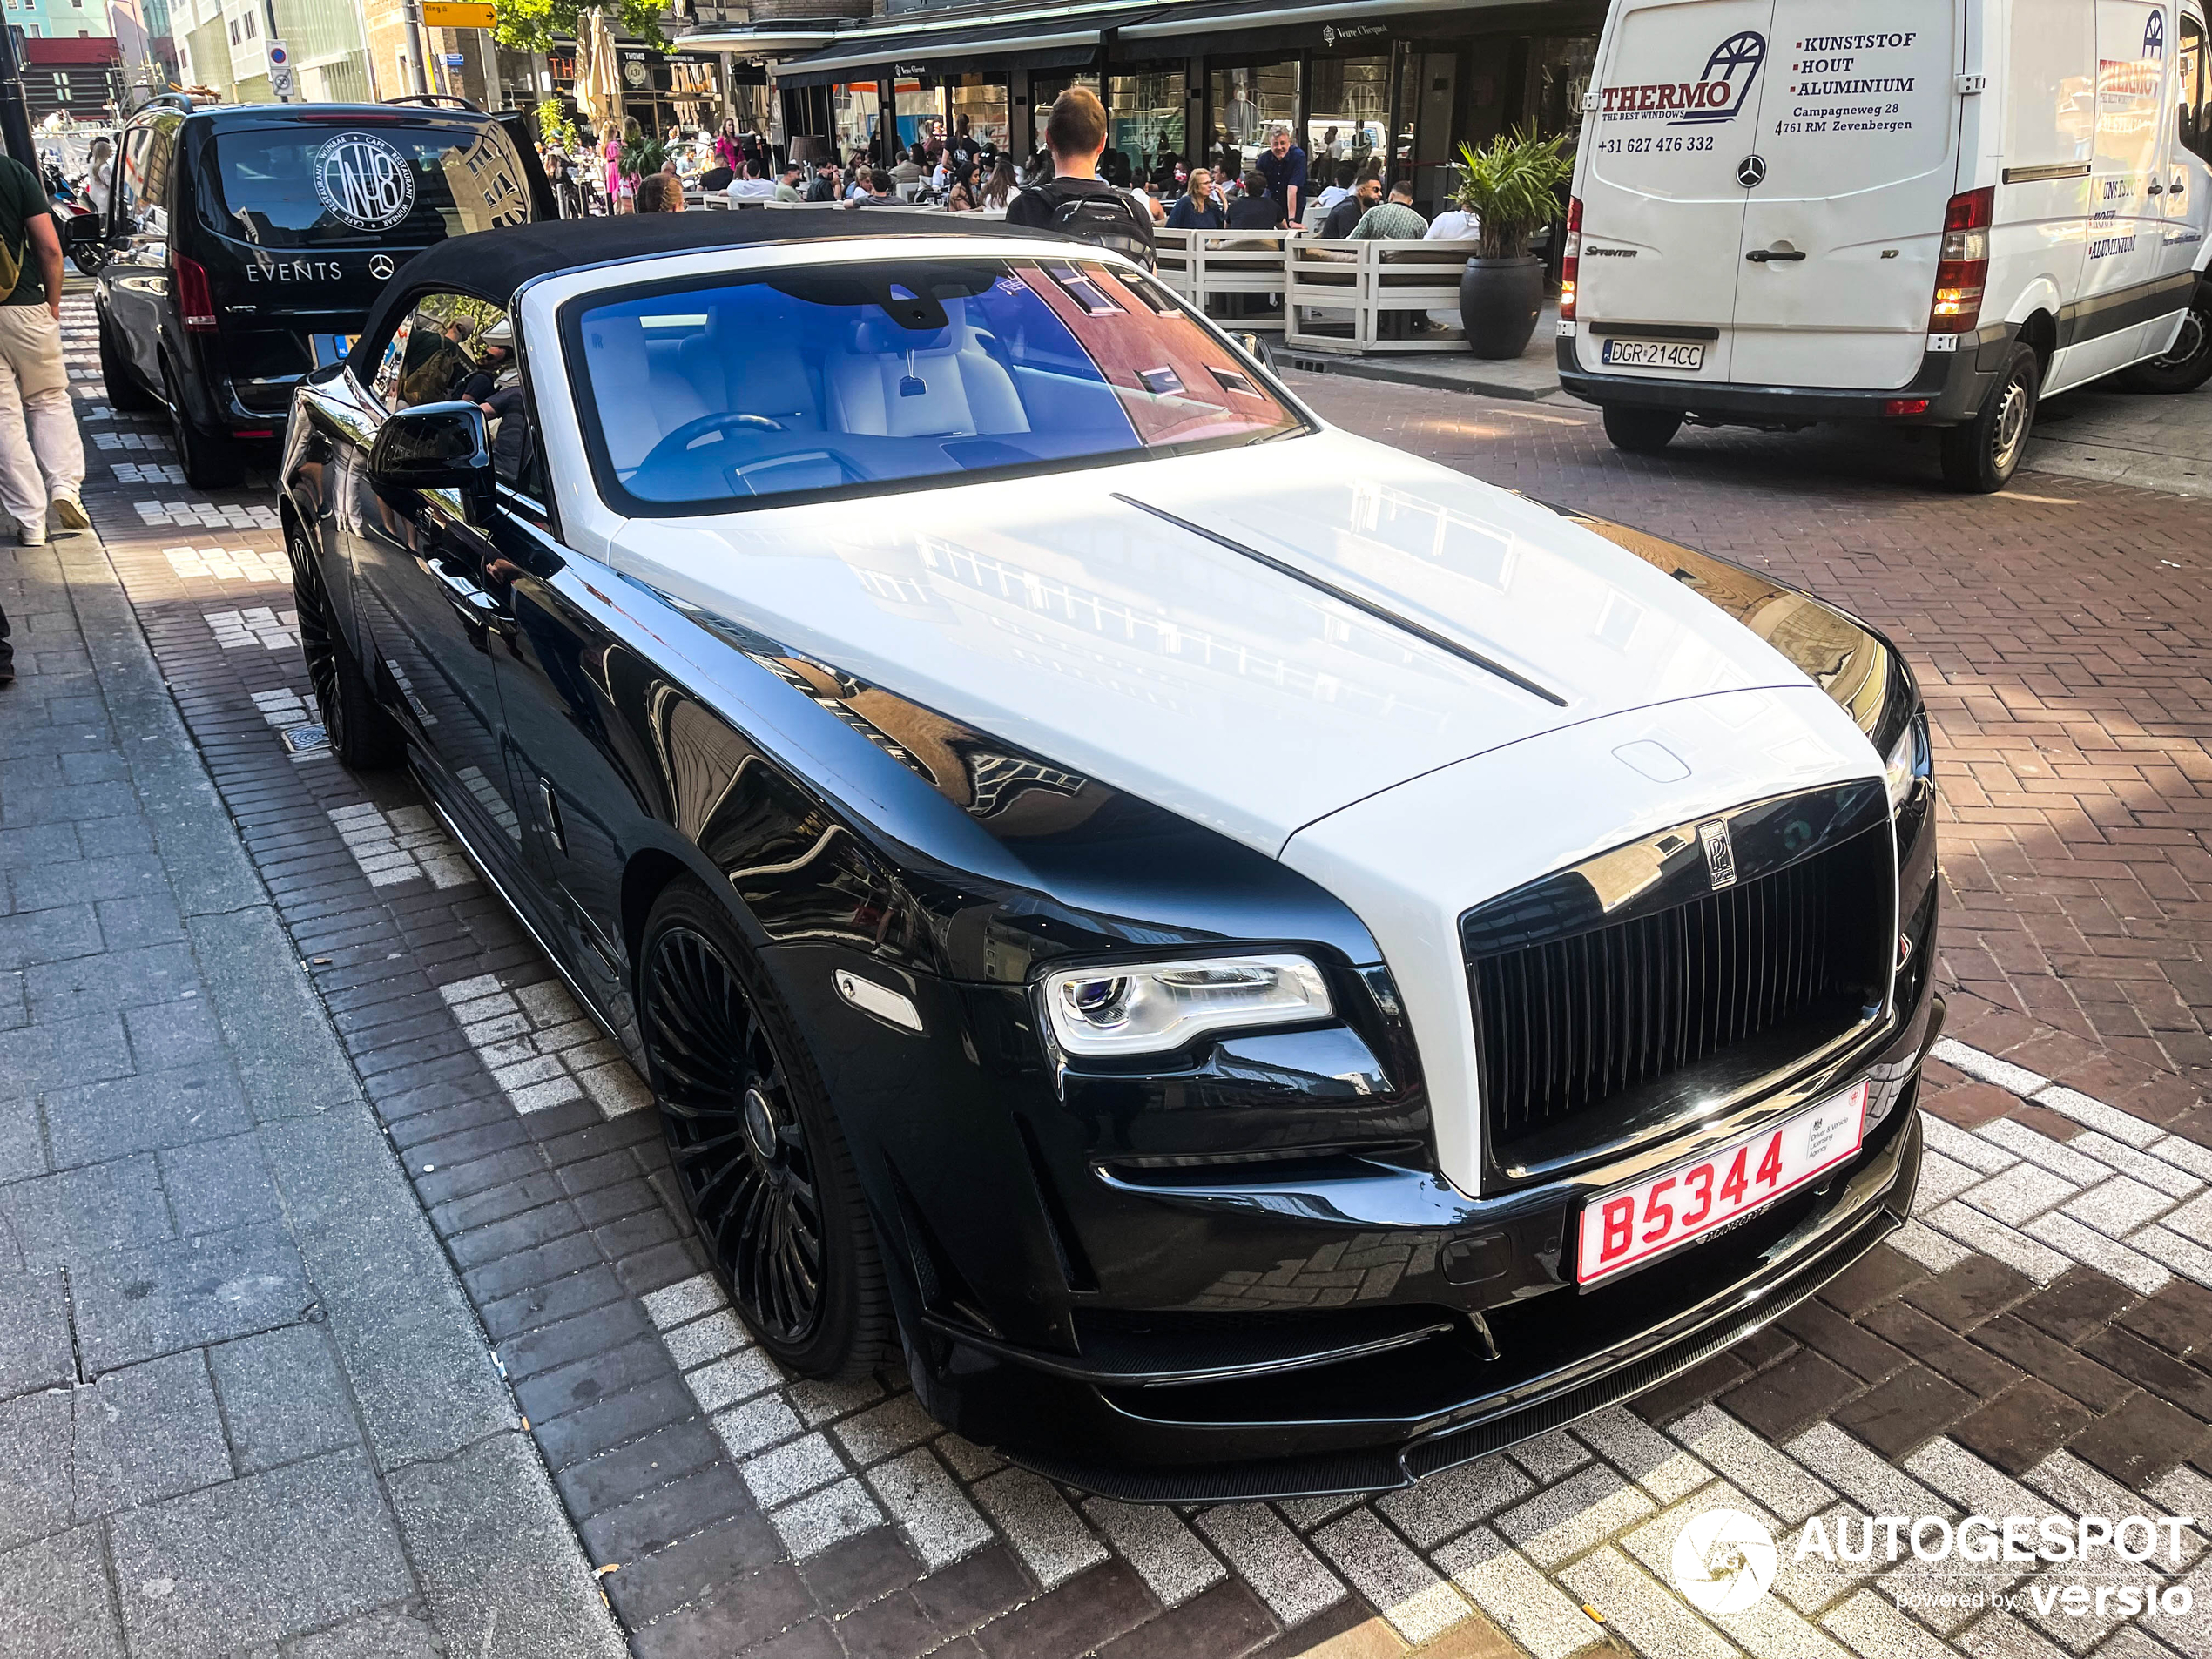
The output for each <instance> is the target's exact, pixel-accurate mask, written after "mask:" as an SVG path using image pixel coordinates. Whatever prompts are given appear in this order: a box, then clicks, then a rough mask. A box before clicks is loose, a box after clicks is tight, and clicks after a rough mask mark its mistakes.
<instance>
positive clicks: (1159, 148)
mask: <svg viewBox="0 0 2212 1659" xmlns="http://www.w3.org/2000/svg"><path fill="white" fill-rule="evenodd" d="M1183 105H1184V78H1183V71H1181V70H1172V71H1161V72H1155V71H1140V72H1138V73H1136V74H1130V75H1109V76H1108V77H1107V78H1106V142H1107V144H1108V145H1109V147H1110V148H1112V149H1115V150H1118V151H1120V152H1122V155H1123V158H1125V159H1126V160H1127V161H1128V163H1129V166H1130V174H1131V177H1132V178H1133V179H1136V181H1139V182H1142V181H1143V179H1147V178H1149V177H1150V176H1151V174H1152V172H1153V171H1154V169H1156V168H1159V167H1172V166H1173V165H1174V164H1175V163H1176V162H1177V161H1179V160H1181V159H1183V126H1184V111H1183Z"/></svg>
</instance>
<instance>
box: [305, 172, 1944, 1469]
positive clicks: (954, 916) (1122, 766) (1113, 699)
mask: <svg viewBox="0 0 2212 1659" xmlns="http://www.w3.org/2000/svg"><path fill="white" fill-rule="evenodd" d="M281 482H282V507H283V515H284V525H285V533H286V536H287V543H288V545H289V549H290V553H291V558H292V563H293V569H294V571H295V573H296V576H297V581H298V589H299V610H300V635H301V641H302V644H303V645H304V647H305V651H306V655H307V664H308V667H309V670H310V671H311V675H312V678H313V681H314V691H315V694H316V697H317V698H318V699H319V701H320V705H321V710H322V713H323V716H324V718H325V720H326V722H327V726H328V730H329V733H330V737H331V740H332V743H333V745H334V747H335V748H336V750H337V752H338V754H339V755H340V757H341V759H343V761H344V763H345V764H346V765H347V766H350V767H354V768H370V767H378V766H392V765H407V766H408V767H410V768H412V770H413V772H414V773H415V777H416V778H417V779H419V780H420V783H421V788H422V789H423V790H424V791H425V792H427V794H428V797H429V799H431V800H432V801H433V802H434V803H435V806H436V808H437V810H438V812H439V813H442V814H443V816H444V817H445V819H446V820H447V822H448V825H449V826H450V827H451V828H452V830H453V832H454V833H455V836H457V837H458V839H459V840H461V841H462V842H463V843H464V844H465V845H466V846H467V847H468V849H469V852H470V853H471V854H472V855H473V856H474V857H475V860H477V861H478V863H479V864H480V865H481V866H482V869H483V871H484V873H486V875H487V876H488V877H489V879H490V880H491V881H492V882H493V883H494V884H495V885H496V887H498V888H499V889H500V890H501V891H502V893H503V894H505V895H506V896H507V898H508V899H509V901H510V902H511V903H512V905H513V906H514V907H515V909H516V911H517V912H518V913H520V914H521V915H522V917H523V920H524V921H526V922H527V923H528V925H529V927H530V928H531V929H532V930H533V931H534V932H535V933H536V935H537V937H538V938H539V940H540V941H542V942H543V945H544V947H545V948H546V950H547V951H548V952H549V953H550V955H551V957H552V958H553V960H554V961H555V962H556V963H557V964H558V966H559V968H560V970H561V971H562V973H563V974H565V975H566V976H567V978H568V979H569V981H570V982H571V984H572V985H573V986H574V988H575V989H576V991H577V995H579V996H580V998H581V999H582V1000H583V1002H584V1003H585V1005H586V1006H587V1007H588V1008H590V1010H591V1012H592V1013H593V1014H594V1015H596V1016H597V1018H598V1019H599V1020H601V1021H602V1022H604V1024H605V1025H606V1027H607V1028H608V1029H609V1030H610V1032H612V1033H613V1034H614V1035H616V1036H617V1039H618V1040H619V1041H620V1042H621V1043H622V1044H623V1046H624V1048H625V1049H627V1051H628V1052H629V1054H630V1055H631V1056H632V1058H633V1059H634V1060H635V1062H636V1063H637V1068H638V1069H639V1070H640V1072H641V1073H642V1074H644V1076H645V1077H646V1078H647V1080H648V1081H649V1082H650V1084H651V1089H652V1092H653V1094H654V1096H655V1097H656V1099H657V1101H658V1111H659V1114H660V1116H661V1120H662V1122H663V1123H664V1126H665V1130H666V1134H667V1139H668V1146H669V1150H670V1152H671V1156H672V1158H673V1162H674V1168H675V1170H676V1171H677V1173H678V1178H679V1184H680V1185H681V1188H682V1190H683V1193H684V1195H685V1198H686V1200H687V1201H688V1203H689V1204H690V1206H691V1211H692V1213H693V1215H694V1216H695V1217H696V1218H697V1222H698V1231H699V1236H700V1238H701V1240H702V1241H703V1244H704V1247H705V1251H706V1252H707V1254H708V1256H709V1257H710V1258H711V1260H712V1261H713V1263H714V1264H715V1266H716V1268H717V1270H718V1272H719V1273H720V1274H721V1275H723V1276H724V1277H725V1278H726V1280H727V1283H728V1285H729V1289H730V1291H731V1293H732V1297H733V1298H735V1302H736V1305H737V1307H738V1311H739V1312H741V1313H742V1315H743V1317H744V1318H745V1321H746V1323H747V1324H748V1325H750V1326H751V1328H752V1331H753V1332H755V1333H756V1334H757V1336H758V1338H759V1342H760V1344H761V1345H762V1346H763V1347H764V1348H765V1350H766V1351H767V1352H769V1353H770V1354H771V1355H772V1356H773V1357H774V1359H776V1360H777V1361H779V1363H780V1364H781V1365H782V1366H785V1367H786V1369H787V1370H788V1371H789V1372H793V1373H797V1374H800V1375H804V1376H807V1377H814V1378H828V1379H840V1378H845V1379H849V1378H852V1377H854V1376H856V1375H858V1374H860V1373H861V1372H865V1371H867V1369H869V1368H870V1367H873V1366H881V1365H883V1364H885V1363H886V1362H887V1360H902V1361H903V1363H904V1365H905V1366H906V1367H907V1370H908V1372H910V1374H911V1375H912V1377H913V1379H914V1387H915V1389H916V1390H917V1391H918V1393H919V1395H920V1398H921V1402H922V1404H923V1405H924V1406H927V1409H928V1410H929V1411H930V1412H931V1413H933V1414H934V1416H936V1417H937V1418H938V1419H940V1420H942V1421H943V1422H944V1423H946V1424H948V1425H949V1426H952V1427H954V1428H955V1429H957V1430H959V1431H960V1432H961V1433H963V1434H965V1435H967V1436H968V1437H969V1438H970V1439H972V1440H977V1441H979V1442H981V1443H984V1444H987V1445H989V1446H991V1447H995V1448H997V1449H998V1450H999V1451H1001V1453H1004V1454H1005V1455H1007V1456H1008V1457H1009V1458H1011V1459H1013V1460H1016V1461H1018V1462H1020V1463H1022V1464H1024V1465H1026V1466H1028V1467H1031V1468H1034V1469H1035V1470H1038V1471H1040V1472H1042V1473H1043V1474H1047V1475H1049V1476H1050V1477H1052V1478H1055V1479H1057V1480H1062V1481H1065V1482H1067V1483H1069V1484H1070V1485H1074V1486H1077V1487H1084V1488H1088V1489H1090V1490H1093V1491H1096V1492H1100V1493H1104V1494H1112V1495H1116V1496H1119V1497H1123V1498H1126V1499H1131V1500H1140V1501H1142V1500H1157V1501H1195V1500H1199V1499H1227V1498H1254V1497H1264V1496H1282V1495H1290V1494H1312V1493H1322V1492H1339V1491H1345V1492H1348V1491H1358V1490H1373V1489H1378V1488H1382V1487H1392V1486H1398V1485H1403V1484H1405V1483H1406V1482H1407V1481H1408V1480H1413V1479H1415V1478H1417V1477H1419V1476H1420V1475H1423V1474H1427V1473H1430V1472H1432V1471H1434V1470H1437V1469H1440V1468H1443V1467H1448V1466H1450V1465H1453V1464H1455V1463H1459V1462H1462V1461H1465V1460H1468V1459H1471V1458H1474V1457H1476V1456H1479V1455H1481V1454H1483V1453H1487V1452H1490V1451H1493V1450H1494V1449H1496V1448H1498V1447H1501V1446H1505V1445H1507V1444H1510V1443H1512V1442H1514V1441H1516V1440H1521V1439H1524V1438H1527V1437H1528V1436H1531V1435H1534V1434H1536V1433H1542V1432H1544V1431H1546V1430H1548V1429H1550V1428H1552V1427H1554V1426H1558V1425H1560V1424H1562V1423H1565V1422H1568V1421H1570V1420H1574V1419H1575V1418H1578V1417H1580V1416H1581V1415H1583V1414H1585V1413H1588V1412H1591V1411H1593V1410H1595V1409H1597V1408H1598V1407H1600V1406H1605V1405H1608V1404H1610V1403H1612V1402H1614V1401H1616V1400H1619V1399H1623V1398H1625V1397H1627V1396H1629V1395H1631V1394H1634V1393H1637V1392H1639V1391H1641V1390H1643V1389H1646V1388H1649V1387H1650V1386H1653V1385H1654V1384H1656V1383H1658V1382H1660V1381H1662V1380H1663V1379H1667V1378H1669V1377H1671V1376H1673V1375H1675V1374H1676V1373H1678V1372H1682V1371H1684V1370H1686V1369H1688V1368H1689V1367H1690V1366H1695V1365H1696V1364H1697V1363H1699V1362H1700V1361H1702V1360H1703V1359H1706V1358H1707V1357H1708V1356H1710V1355H1711V1354H1713V1353H1715V1352H1717V1351H1718V1350H1719V1349H1721V1348H1722V1347H1723V1346H1725V1345H1728V1344H1730V1343H1732V1342H1734V1341H1736V1340H1737V1339H1740V1338H1741V1337H1743V1335H1745V1334H1746V1333H1747V1332H1751V1331H1753V1330H1755V1329H1757V1328H1758V1327H1759V1326H1761V1325H1764V1323H1766V1322H1768V1321H1770V1320H1771V1319H1773V1318H1776V1317H1777V1316H1778V1315H1779V1314H1781V1313H1782V1312H1784V1311H1785V1310H1787V1309H1788V1308H1789V1307H1790V1306H1791V1305H1792V1304H1793V1303H1794V1302H1796V1301H1797V1300H1798V1299H1799V1298H1803V1297H1804V1296H1806V1295H1809V1294H1810V1293H1811V1291H1814V1290H1815V1289H1816V1288H1817V1287H1818V1286H1819V1285H1822V1284H1823V1283H1824V1281H1826V1280H1827V1279H1829V1278H1831V1277H1832V1276H1833V1275H1835V1274H1837V1273H1838V1272H1840V1271H1842V1270H1843V1269H1844V1268H1845V1267H1846V1266H1847V1265H1849V1264H1851V1262H1852V1261H1853V1260H1854V1259H1855V1258H1858V1256H1859V1255H1860V1254H1861V1253H1862V1252H1863V1251H1865V1250H1866V1249H1867V1248H1868V1247H1869V1246H1871V1244H1873V1243H1874V1242H1875V1241H1876V1240H1878V1239H1879V1238H1882V1237H1883V1236H1884V1235H1885V1234H1886V1233H1888V1232H1889V1231H1891V1230H1892V1229H1894V1228H1896V1227H1897V1226H1898V1225H1899V1224H1901V1223H1902V1222H1903V1221H1904V1220H1905V1217H1906V1216H1907V1214H1908V1212H1909V1210H1910V1204H1911V1200H1912V1190H1913V1186H1914V1183H1915V1181H1916V1179H1917V1177H1918V1172H1919V1157H1920V1136H1919V1127H1918V1116H1917V1113H1916V1110H1915V1108H1914V1099H1915V1094H1916V1091H1917V1089H1918V1085H1919V1071H1920V1064H1921V1061H1922V1058H1923V1056H1924V1055H1925V1053H1926V1051H1927V1049H1928V1048H1929V1046H1930V1044H1931V1043H1932V1042H1933V1041H1934V1038H1935V1033H1936V1029H1937V1027H1938V1025H1939V1022H1940V1019H1941V1006H1940V1003H1939V1001H1938V999H1937V998H1936V997H1935V995H1934V994H1933V990H1932V972H1931V963H1932V955H1933V949H1934V937H1935V927H1936V891H1937V884H1936V879H1935V848H1934V828H1933V821H1934V817H1935V812H1934V786H1933V783H1932V778H1931V772H1930V757H1929V741H1928V727H1927V720H1926V717H1925V712H1924V711H1923V709H1922V706H1921V700H1920V696H1919V691H1918V689H1917V688H1916V685H1915V684H1914V680H1913V678H1912V673H1911V671H1909V670H1908V668H1907V666H1906V664H1905V662H1904V660H1903V658H1901V657H1900V656H1899V654H1898V652H1897V651H1896V650H1894V649H1893V648H1892V645H1891V644H1890V643H1889V642H1888V641H1887V640H1886V639H1885V638H1884V637H1882V635H1881V634H1880V633H1878V631H1876V630H1874V629H1873V628H1872V627H1871V626H1869V625H1868V624H1865V623H1863V622H1861V621H1858V620H1857V619H1855V618H1854V617H1851V616H1850V615H1848V614H1846V613H1845V612H1844V611H1843V610H1838V609H1837V608H1835V607H1833V606H1831V605H1829V604H1824V603H1823V602H1821V601H1820V600H1817V599H1816V598H1813V597H1810V596H1808V595H1806V594H1804V593H1802V592H1799V591H1797V590H1793V589H1791V588H1790V587H1788V586H1786V585H1784V583H1779V582H1777V581H1775V580H1773V579H1771V578H1770V577H1766V576H1764V575H1762V574H1759V573H1757V572H1756V571H1754V570H1749V569H1746V568H1743V567H1741V566H1738V565H1736V564H1732V563H1726V562H1723V561H1722V560H1720V559H1716V558H1713V557H1710V556H1705V555H1703V554H1700V553H1697V552H1694V551H1691V550H1688V549H1684V548H1681V547H1677V546H1675V545H1672V544H1670V543H1663V542H1661V541H1657V540H1655V539H1653V538H1650V537H1648V536H1642V535H1641V534H1639V533H1637V532H1635V531H1634V530H1631V529H1626V528H1623V527H1622V526H1619V525H1615V524H1611V523H1605V522H1603V521H1601V520H1598V519H1595V518H1592V517H1588V516H1581V515H1579V514H1577V513H1575V512H1573V511H1570V510H1564V509H1558V508H1554V507H1550V506H1546V505H1543V504H1541V503H1539V502H1534V501H1531V500H1527V499H1524V498H1522V497H1521V496H1516V495H1514V494H1512V493H1510V492H1507V491H1505V490H1502V489H1494V488H1491V487H1489V486H1487V485H1484V484H1481V483H1479V482H1474V481H1473V480H1471V479H1468V478H1467V477H1464V476H1461V475H1459V474H1457V473H1454V472H1452V471H1449V470H1447V469H1444V468H1441V467H1439V466H1435V465H1432V464H1429V463H1427V462H1421V461H1419V460H1415V459H1412V458H1410V457H1408V456H1406V455H1403V454H1400V453H1399V452H1397V451H1395V450H1393V449H1391V448H1386V447H1384V446H1383V445H1380V444H1379V443H1374V442H1368V441H1366V440H1365V439H1362V438H1360V437H1358V436H1355V435H1352V434H1351V433H1348V432H1345V431H1342V430H1339V429H1337V428H1332V427H1331V426H1330V425H1329V424H1328V423H1327V422H1326V421H1323V420H1321V419H1319V418H1318V416H1316V415H1314V414H1313V413H1312V411H1311V410H1310V409H1308V408H1305V406H1304V405H1303V404H1302V403H1301V402H1300V401H1299V400H1298V397H1297V396H1296V395H1295V394H1294V393H1293V392H1292V391H1291V389H1290V388H1288V387H1287V386H1286V385H1285V383H1284V381H1282V380H1281V379H1279V378H1278V375H1277V374H1275V373H1274V372H1273V370H1272V369H1271V368H1270V367H1269V365H1268V363H1267V361H1266V360H1265V354H1264V353H1263V352H1261V351H1259V350H1258V347H1257V344H1256V342H1254V341H1248V340H1239V339H1238V338H1232V337H1231V335H1229V334H1224V333H1223V332H1222V331H1221V330H1220V329H1219V328H1217V327H1216V326H1215V325H1214V324H1212V323H1211V322H1209V321H1207V320H1204V318H1202V317H1201V316H1199V315H1197V314H1196V313H1195V312H1194V311H1193V310H1192V309H1191V308H1190V307H1189V306H1188V305H1187V304H1186V303H1185V302H1184V300H1182V299H1180V298H1179V297H1177V294H1175V293H1172V292H1171V291H1170V289H1169V288H1168V287H1166V286H1165V285H1164V284H1163V282H1162V281H1161V280H1158V279H1157V278H1156V277H1154V276H1152V275H1150V274H1149V273H1146V272H1145V271H1143V270H1142V269H1141V268H1139V267H1138V266H1135V265H1133V264H1131V263H1130V262H1128V261H1126V260H1122V259H1120V258H1118V257H1116V256H1115V255H1112V254H1109V253H1101V252H1099V251H1097V250H1095V249H1092V248H1089V247H1087V246H1082V245H1081V244H1077V243H1073V242H1069V241H1066V240H1063V239H1055V238H1054V237H1051V236H1049V235H1047V234H1044V233H1027V232H1022V231H1009V230H1008V229H1006V228H1005V227H1004V226H994V225H984V226H962V225H961V224H959V223H958V222H957V221H955V220H952V219H948V218H946V217H942V216H932V217H929V218H927V219H923V218H920V217H916V216H911V215H905V214H900V213H898V212H882V213H868V214H865V215H856V214H846V213H840V212H804V211H799V210H792V211H789V212H783V213H748V214H727V215H721V214H717V215H705V214H688V213H687V214H680V215H675V216H671V217H668V218H663V219H654V218H651V217H647V218H629V217H624V218H622V219H604V220H595V221H588V222H583V223H578V222H577V221H572V220H571V221H562V222H555V223H549V224H544V225H534V226H523V227H518V228H516V229H512V230H505V231H496V232H489V233H484V234H481V235H474V236H465V237H461V238H457V239H453V240H451V241H448V242H445V243H442V244H441V245H440V246H437V247H435V248H433V249H431V250H429V251H428V252H427V253H423V254H422V255H421V256H420V257H418V258H417V259H415V260H414V261H412V262H411V263H410V264H408V265H407V266H404V267H403V268H402V269H401V272H400V273H399V274H398V275H397V276H396V277H395V279H394V280H393V282H392V284H391V286H390V288H389V291H388V294H387V296H386V298H385V300H384V301H383V303H382V307H381V310H380V311H379V312H378V313H377V314H376V315H375V316H374V318H373V319H372V320H371V322H370V324H369V327H368V332H367V333H366V334H363V335H362V336H361V339H360V341H359V342H358V344H357V345H356V346H355V347H354V351H353V353H352V355H351V357H350V358H349V359H348V360H347V361H345V362H344V363H341V364H338V365H334V366H333V367H332V368H329V369H327V370H325V371H322V372H320V374H317V375H316V376H315V377H314V380H313V381H311V382H310V383H307V384H306V385H303V387H302V388H300V392H299V394H298V399H297V402H296V404H295V407H294V408H293V415H292V420H291V425H290V428H289V433H288V436H287V445H286V451H285V457H284V462H283V471H282V480H281Z"/></svg>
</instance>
